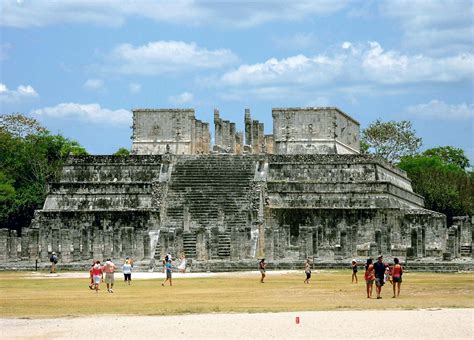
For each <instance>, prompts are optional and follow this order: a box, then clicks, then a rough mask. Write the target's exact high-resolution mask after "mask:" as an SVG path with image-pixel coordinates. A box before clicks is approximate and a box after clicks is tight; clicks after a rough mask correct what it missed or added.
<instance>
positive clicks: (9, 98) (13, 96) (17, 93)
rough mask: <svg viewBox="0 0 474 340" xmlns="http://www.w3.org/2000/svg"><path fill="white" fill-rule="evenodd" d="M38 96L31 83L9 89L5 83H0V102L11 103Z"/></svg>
mask: <svg viewBox="0 0 474 340" xmlns="http://www.w3.org/2000/svg"><path fill="white" fill-rule="evenodd" d="M38 97H39V95H38V92H36V90H35V89H34V88H33V87H32V86H31V85H20V86H18V87H17V89H16V90H9V89H8V87H7V86H6V85H5V84H2V83H0V102H3V103H13V102H19V101H21V100H23V99H31V98H38Z"/></svg>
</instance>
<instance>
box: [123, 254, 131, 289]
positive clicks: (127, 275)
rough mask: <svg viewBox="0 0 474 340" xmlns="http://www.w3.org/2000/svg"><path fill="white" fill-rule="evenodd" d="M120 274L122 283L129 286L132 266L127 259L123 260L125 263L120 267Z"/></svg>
mask: <svg viewBox="0 0 474 340" xmlns="http://www.w3.org/2000/svg"><path fill="white" fill-rule="evenodd" d="M122 273H123V279H124V281H125V282H127V283H128V285H129V286H130V281H132V265H131V264H130V261H129V260H128V259H127V260H125V263H124V264H123V266H122Z"/></svg>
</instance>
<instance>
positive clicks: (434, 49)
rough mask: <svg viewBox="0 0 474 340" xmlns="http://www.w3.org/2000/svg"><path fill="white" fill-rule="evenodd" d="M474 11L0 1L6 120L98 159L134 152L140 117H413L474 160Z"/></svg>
mask: <svg viewBox="0 0 474 340" xmlns="http://www.w3.org/2000/svg"><path fill="white" fill-rule="evenodd" d="M473 18H474V12H473V3H472V2H471V1H447V2H444V1H413V0H410V1H387V2H385V1H190V0H189V1H179V0H178V1H176V0H174V1H144V0H138V1H131V0H128V1H113V0H104V1H102V0H98V1H80V0H70V1H64V0H44V1H39V0H38V1H33V0H0V48H1V50H0V63H1V69H0V105H1V111H0V112H1V113H2V114H4V113H11V112H23V113H25V114H28V115H31V116H33V117H35V118H37V119H38V120H40V121H41V122H42V123H43V124H44V125H45V126H46V127H47V128H48V129H50V130H51V131H52V132H55V133H56V132H59V133H62V134H63V135H64V136H66V137H69V138H72V139H76V140H77V141H79V142H80V143H81V144H82V145H84V146H85V147H86V149H87V150H88V151H89V152H91V153H94V154H108V153H113V152H114V151H116V150H117V149H118V148H119V147H127V148H129V147H130V145H131V144H130V143H131V141H130V136H131V129H130V125H131V113H130V109H132V108H169V107H178V108H187V107H191V108H195V110H196V116H197V118H198V119H201V120H204V121H208V122H210V123H211V124H212V114H213V109H214V108H219V109H220V111H221V116H222V117H223V118H224V119H229V120H231V121H234V122H236V123H237V127H238V128H239V129H240V130H242V129H243V118H244V109H245V108H250V109H251V113H252V116H253V118H254V119H259V120H260V121H263V122H264V123H265V130H266V133H271V132H272V118H271V109H272V108H273V107H287V106H302V107H305V106H337V107H339V108H340V109H342V110H343V111H345V112H346V113H348V114H349V115H351V116H353V117H354V118H355V119H357V120H358V121H359V122H360V123H361V127H362V128H364V127H366V126H367V125H368V124H370V123H371V122H373V121H374V120H376V119H377V118H381V119H382V120H392V119H395V120H402V119H409V120H411V121H412V122H413V124H414V127H415V129H416V131H417V133H418V135H419V136H421V137H422V138H423V148H424V149H425V148H430V147H434V146H444V145H452V146H456V147H460V148H463V149H464V150H465V151H466V153H467V154H468V155H469V157H470V159H471V161H473V162H474V141H473V139H474V138H473V134H474V131H473V119H474V100H473V92H474V91H473V89H474V83H473V80H474V51H473V50H474V41H473V40H474V38H473V37H474V24H473Z"/></svg>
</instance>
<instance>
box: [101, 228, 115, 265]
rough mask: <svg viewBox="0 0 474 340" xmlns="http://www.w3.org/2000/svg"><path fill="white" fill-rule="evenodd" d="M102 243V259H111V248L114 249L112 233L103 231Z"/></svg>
mask: <svg viewBox="0 0 474 340" xmlns="http://www.w3.org/2000/svg"><path fill="white" fill-rule="evenodd" d="M103 243H104V247H103V248H104V251H103V253H104V257H105V258H106V259H107V258H112V257H113V248H114V242H113V237H112V232H111V231H110V230H107V231H104V232H103Z"/></svg>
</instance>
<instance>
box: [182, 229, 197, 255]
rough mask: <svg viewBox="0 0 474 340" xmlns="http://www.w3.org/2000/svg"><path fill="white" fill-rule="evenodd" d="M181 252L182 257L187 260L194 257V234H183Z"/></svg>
mask: <svg viewBox="0 0 474 340" xmlns="http://www.w3.org/2000/svg"><path fill="white" fill-rule="evenodd" d="M183 250H184V255H186V257H188V258H194V257H196V234H195V233H190V232H186V233H183Z"/></svg>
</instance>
